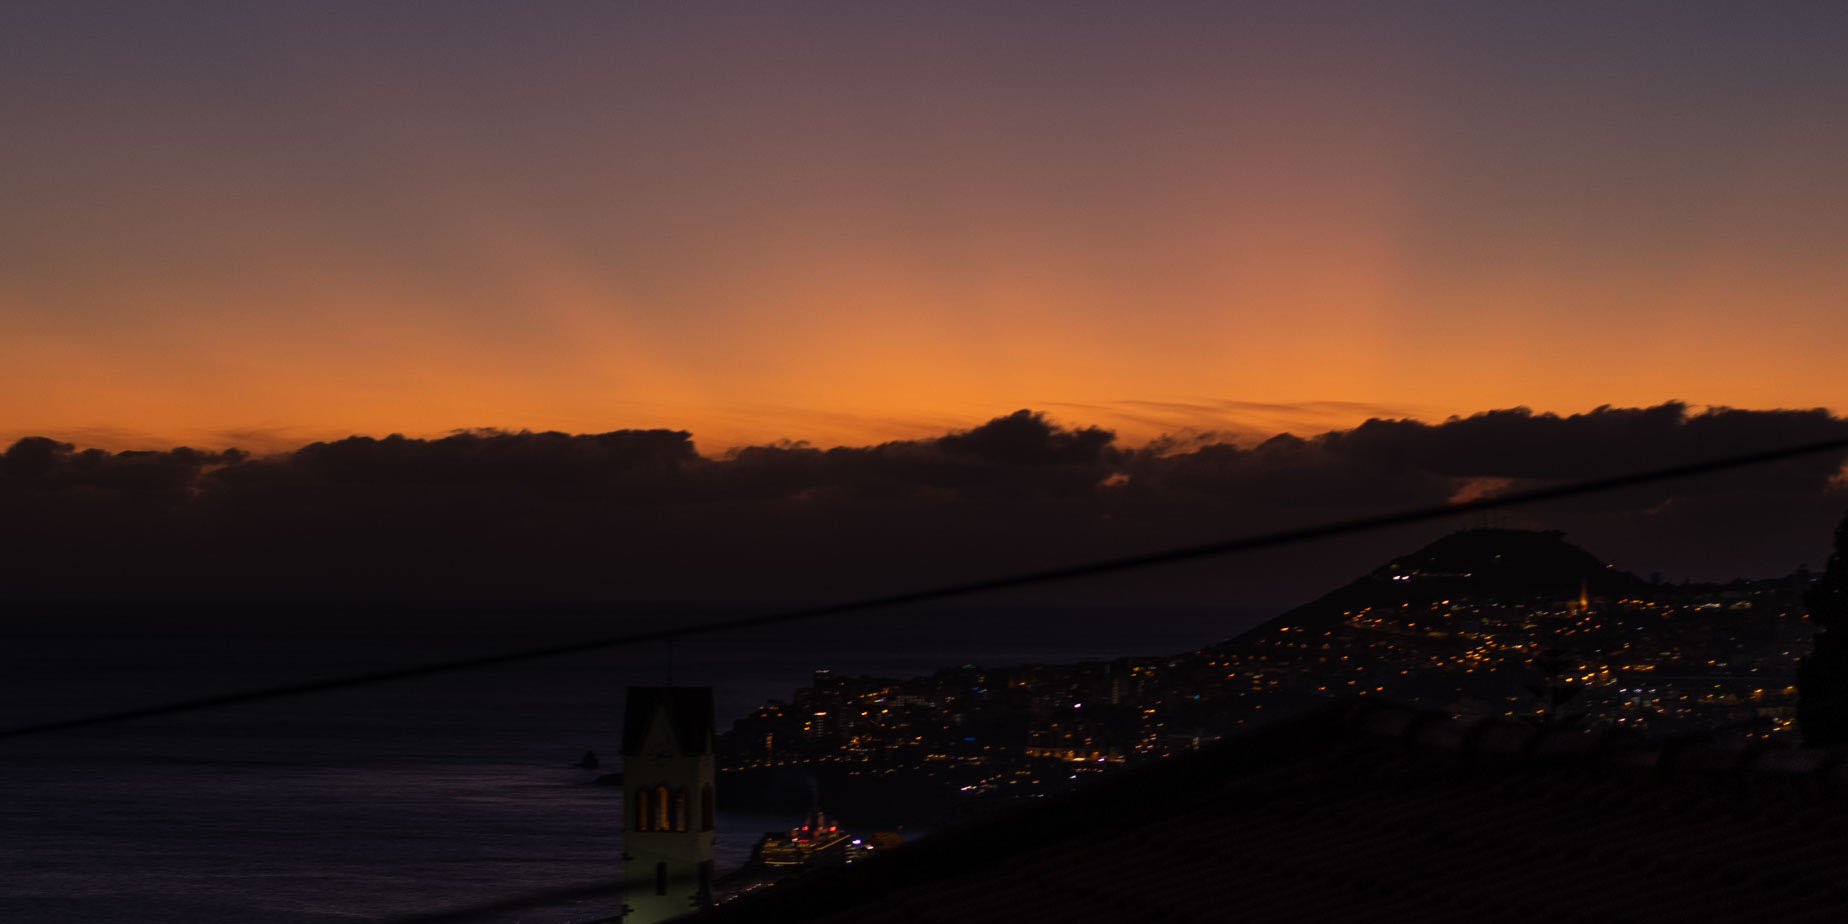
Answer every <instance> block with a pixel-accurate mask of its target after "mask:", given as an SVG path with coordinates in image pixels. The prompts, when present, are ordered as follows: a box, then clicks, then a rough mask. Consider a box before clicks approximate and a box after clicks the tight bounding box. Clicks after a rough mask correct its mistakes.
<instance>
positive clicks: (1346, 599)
mask: <svg viewBox="0 0 1848 924" xmlns="http://www.w3.org/2000/svg"><path fill="white" fill-rule="evenodd" d="M1652 586H1653V585H1651V584H1650V583H1649V582H1647V581H1644V580H1643V579H1641V578H1639V577H1637V576H1636V575H1634V574H1631V573H1629V572H1628V571H1618V570H1617V569H1615V568H1613V567H1612V566H1610V565H1608V564H1606V563H1604V562H1603V561H1601V560H1600V559H1599V558H1598V557H1597V556H1595V555H1593V554H1591V553H1590V552H1587V551H1585V550H1584V549H1582V548H1580V547H1578V546H1576V545H1573V544H1572V543H1570V542H1567V541H1566V539H1565V534H1564V533H1562V532H1559V531H1558V530H1547V531H1544V532H1534V531H1531V530H1521V529H1466V530H1463V531H1461V532H1456V533H1451V534H1450V535H1448V536H1445V537H1443V538H1442V539H1439V540H1437V541H1436V542H1433V543H1431V544H1430V545H1427V546H1425V547H1424V548H1422V549H1419V550H1418V551H1416V552H1412V553H1411V554H1409V555H1401V556H1399V557H1398V558H1395V559H1393V560H1392V561H1389V562H1387V563H1386V564H1384V565H1382V566H1380V567H1379V568H1376V569H1374V570H1373V571H1372V572H1370V573H1368V574H1367V575H1365V576H1363V577H1361V578H1360V579H1358V580H1356V581H1354V582H1353V583H1351V584H1348V585H1346V586H1345V587H1341V588H1338V589H1336V590H1334V591H1331V592H1329V593H1328V594H1326V595H1324V596H1322V597H1321V598H1319V599H1317V600H1314V601H1312V602H1310V603H1306V604H1304V605H1302V606H1299V607H1297V608H1295V609H1293V610H1290V611H1289V612H1287V613H1284V614H1283V615H1281V616H1279V617H1277V618H1276V619H1273V620H1271V621H1269V622H1267V623H1265V624H1263V625H1262V626H1259V627H1258V628H1256V629H1254V630H1252V631H1250V632H1248V633H1246V634H1244V635H1242V636H1240V638H1239V640H1245V639H1256V638H1260V637H1264V636H1268V635H1270V634H1271V633H1274V632H1276V631H1277V630H1278V629H1279V628H1282V627H1292V628H1306V627H1311V626H1321V625H1326V624H1329V623H1332V622H1336V621H1339V620H1340V619H1341V614H1342V613H1343V612H1344V611H1350V610H1358V609H1362V608H1364V607H1369V606H1371V607H1375V608H1380V607H1396V606H1399V605H1401V604H1405V603H1410V604H1413V605H1419V604H1427V603H1431V602H1433V601H1438V600H1449V599H1456V598H1464V597H1468V598H1475V599H1489V600H1499V601H1504V602H1509V603H1513V602H1542V601H1547V602H1551V601H1557V602H1561V603H1564V602H1568V601H1571V600H1575V599H1577V598H1578V596H1579V593H1580V591H1581V590H1583V591H1584V592H1586V593H1588V594H1590V596H1592V597H1593V598H1604V599H1614V598H1618V597H1623V596H1631V595H1641V594H1646V593H1648V592H1649V590H1650V588H1651V587H1652ZM1237 641H1238V640H1235V641H1234V642H1233V644H1237Z"/></svg>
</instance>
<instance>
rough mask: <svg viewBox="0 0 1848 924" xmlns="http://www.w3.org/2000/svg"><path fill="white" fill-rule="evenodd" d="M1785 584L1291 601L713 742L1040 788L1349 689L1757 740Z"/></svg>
mask: <svg viewBox="0 0 1848 924" xmlns="http://www.w3.org/2000/svg"><path fill="white" fill-rule="evenodd" d="M1800 590H1801V581H1800V580H1783V581H1760V582H1743V581H1742V582H1735V583H1733V584H1730V585H1725V586H1719V587H1715V586H1704V587H1687V588H1663V589H1661V591H1660V592H1659V593H1654V594H1651V595H1649V596H1648V597H1643V596H1632V597H1621V598H1617V599H1602V598H1592V597H1591V596H1590V595H1588V594H1587V595H1584V596H1582V597H1576V598H1568V599H1564V600H1558V599H1530V600H1505V599H1487V598H1480V597H1477V598H1468V597H1462V596H1458V597H1455V598H1449V599H1442V600H1438V601H1429V602H1423V603H1419V604H1412V603H1400V604H1396V605H1370V606H1359V607H1352V608H1346V609H1339V610H1333V611H1330V612H1326V613H1306V612H1303V611H1299V615H1301V616H1302V617H1303V618H1301V619H1297V620H1294V621H1292V622H1290V623H1285V624H1274V625H1272V626H1269V627H1266V628H1265V629H1264V630H1261V631H1259V632H1255V633H1252V634H1250V635H1249V636H1247V637H1245V638H1242V639H1239V640H1235V641H1233V642H1228V643H1224V644H1221V645H1217V646H1213V647H1211V648H1208V649H1203V650H1200V651H1195V652H1189V653H1186V654H1181V655H1175V656H1172V657H1164V658H1124V659H1118V660H1115V661H1108V662H1103V661H1094V662H1081V663H1077V664H1069V665H1025V666H1017V667H1005V668H984V667H977V666H973V665H964V666H960V667H954V668H946V669H944V670H941V671H938V672H937V673H935V674H932V675H930V676H927V677H916V678H910V679H894V678H878V677H842V676H837V675H834V674H831V673H829V672H828V671H825V670H823V671H817V672H816V673H815V676H814V678H813V682H812V683H811V684H810V685H809V686H807V687H804V688H802V689H800V690H797V691H796V692H795V694H794V696H792V697H791V699H790V700H788V701H787V702H771V703H769V704H766V705H765V706H763V707H761V708H759V709H757V710H756V711H754V712H752V713H751V714H750V715H748V716H746V717H744V718H743V719H740V720H739V721H738V722H737V723H736V724H735V726H734V727H733V728H732V730H731V731H729V732H728V733H726V734H725V735H723V736H721V742H720V754H721V763H722V766H723V767H724V768H727V769H730V770H734V771H745V770H749V769H752V768H766V767H787V766H806V767H811V768H822V767H828V768H834V769H836V770H846V771H847V772H851V773H858V774H872V775H892V774H906V775H925V776H930V777H932V778H935V779H937V780H939V781H940V782H941V783H942V784H943V785H945V786H949V787H952V788H954V789H955V790H956V791H959V792H962V793H965V794H970V795H977V794H988V793H1018V794H1039V793H1043V792H1050V791H1056V790H1058V789H1063V788H1067V787H1068V786H1069V785H1070V784H1071V783H1073V782H1076V781H1078V780H1081V779H1082V778H1083V777H1084V776H1086V775H1088V774H1092V773H1097V772H1101V771H1103V770H1106V769H1108V768H1110V767H1112V766H1116V765H1120V764H1124V763H1128V762H1133V761H1138V760H1141V759H1147V758H1156V757H1161V756H1165V755H1168V754H1172V753H1175V752H1178V751H1185V750H1191V749H1193V748H1195V747H1197V746H1198V745H1199V744H1200V743H1201V742H1202V741H1206V740H1212V739H1216V738H1219V737H1223V736H1224V735H1227V734H1230V733H1232V732H1234V731H1237V730H1238V729H1239V728H1241V727H1246V726H1249V725H1253V724H1260V723H1262V722H1264V721H1265V719H1266V718H1267V716H1271V715H1277V714H1280V713H1283V712H1287V711H1289V710H1292V709H1294V708H1297V707H1299V706H1301V705H1303V704H1305V703H1308V702H1312V701H1315V700H1318V699H1326V698H1332V697H1340V696H1348V695H1356V694H1359V695H1376V696H1382V697H1386V698H1390V699H1392V700H1394V701H1397V702H1401V703H1405V704H1408V705H1414V706H1419V707H1423V708H1429V709H1434V710H1439V711H1444V712H1448V713H1450V714H1452V715H1455V716H1459V717H1465V718H1470V717H1490V716H1494V717H1511V718H1517V719H1524V720H1527V721H1531V722H1534V723H1537V724H1548V725H1581V726H1585V727H1590V728H1604V727H1609V728H1624V729H1636V730H1638V731H1640V732H1644V733H1676V732H1686V731H1695V730H1699V731H1706V732H1713V733H1718V734H1724V735H1734V736H1746V737H1757V738H1775V737H1778V736H1783V735H1786V734H1787V733H1789V732H1790V731H1791V730H1792V728H1793V721H1794V706H1795V698H1796V667H1797V662H1798V660H1799V659H1800V658H1801V657H1802V656H1803V655H1804V654H1805V653H1806V652H1807V651H1808V648H1809V642H1808V636H1809V626H1808V621H1807V620H1806V618H1805V617H1804V615H1803V612H1802V609H1801V606H1800V602H1799V597H1800Z"/></svg>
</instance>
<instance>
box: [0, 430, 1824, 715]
mask: <svg viewBox="0 0 1848 924" xmlns="http://www.w3.org/2000/svg"><path fill="white" fill-rule="evenodd" d="M1844 450H1848V438H1837V439H1831V440H1821V441H1818V442H1813V443H1803V444H1801V445H1796V446H1785V447H1781V448H1778V449H1767V450H1761V451H1758V452H1750V453H1743V454H1740V455H1732V456H1723V457H1721V458H1717V459H1709V460H1706V461H1704V462H1692V463H1688V464H1685V465H1674V466H1669V467H1666V468H1656V469H1649V470H1647V471H1640V472H1631V473H1629V474H1624V475H1615V476H1611V477H1608V478H1594V479H1591V480H1588V481H1578V482H1573V483H1571V484H1564V485H1555V486H1552V487H1545V488H1534V489H1532V490H1527V491H1515V492H1512V493H1508V494H1502V495H1497V496H1493V497H1485V498H1480V499H1477V500H1472V501H1465V502H1462V503H1456V504H1444V505H1440V506H1435V507H1421V508H1414V509H1411V510H1403V511H1398V512H1394V513H1385V514H1379V515H1375V516H1367V517H1357V518H1354V519H1348V520H1337V521H1334V522H1329V523H1322V524H1318V525H1314V526H1305V527H1299V528H1296V529H1285V530H1278V531H1275V532H1268V533H1259V534H1257V535H1252V536H1243V537H1240V538H1236V539H1227V540H1222V541H1219V542H1209V543H1205V544H1202V545H1191V546H1182V547H1179V548H1172V549H1164V550H1161V551H1157V552H1148V553H1144V554H1140V555H1129V556H1124V557H1120V558H1107V559H1100V560H1097V561H1090V562H1084V563H1081V564H1076V565H1065V566H1061V567H1057V568H1047V569H1043V570H1039V571H1026V572H1017V573H1014V574H1010V575H1004V576H1001V577H995V578H984V579H981V580H975V581H967V582H964V583H959V584H945V585H939V586H936V587H928V588H924V589H922V590H910V591H903V592H900V593H894V594H885V595H882V596H875V597H864V598H860V599H857V600H848V601H844V602H840V603H829V604H823V605H820V606H811V607H802V608H798V609H790V610H781V611H775V612H770V613H762V614H758V615H754V616H740V617H735V618H731V619H719V620H713V621H711V622H706V623H699V624H695V625H691V626H680V627H676V628H669V629H648V630H643V631H639V632H630V633H625V634H622V635H612V636H605V637H602V638H594V639H584V640H581V641H576V642H567V643H563V644H558V645H548V646H544V647H540V648H529V649H525V650H521V651H508V652H501V653H497V654H491V655H482V656H479V657H473V658H459V659H456V660H451V661H439V662H435V663H431V664H421V665H414V666H410V667H402V668H393V669H391V670H383V671H373V672H370V673H362V674H350V675H347V676H344V677H332V678H328V679H324V680H313V681H307V682H304V683H293V684H283V685H279V686H273V687H263V688H259V689H253V690H243V691H239V692H235V693H225V694H220V695H217V696H206V697H201V698H198V699H188V700H181V701H178V702H171V703H163V704H160V705H156V706H144V707H141V708H138V709H124V710H121V711H118V712H108V713H98V714H93V715H88V716H81V717H78V718H74V719H60V720H56V721H51V722H41V723H37V724H32V725H22V726H18V727H14V728H8V729H4V730H0V739H7V738H23V737H27V736H31V735H42V734H48V733H51V732H58V731H67V730H72V729H79V728H90V727H93V726H98V725H109V724H113V723H116V722H126V721H129V720H132V719H148V718H155V717H158V716H168V715H178V714H181V713H188V712H199V711H202V710H206V709H218V708H223V707H227V706H239V705H244V704H246V703H254V702H261V701H264V700H272V699H282V698H285V697H291V696H303V695H307V694H310V693H322V692H327V691H330V690H341V689H347V688H351V687H360V686H369V685H372V684H380V683H390V682H393V681H398V680H408V679H412V678H416V677H427V676H430V675H433V674H447V673H453V672H456V671H469V670H479V669H482V668H488V667H498V666H500V665H503V664H514V663H518V662H521V661H532V660H537V659H540V658H553V657H559V656H562V655H570V654H579V653H583V652H590V651H598V650H602V649H608V648H621V647H625V646H632V645H640V644H646V643H649V642H659V641H666V640H670V639H676V638H682V637H686V636H694V635H708V634H712V633H716V632H731V631H737V630H740V629H753V628H759V627H763V626H775V625H782V624H785V623H794V622H802V621H806V620H811V619H819V618H822V617H824V616H834V615H839V614H842V613H850V612H855V611H859V610H869V609H876V608H880V607H887V606H898V605H901V604H907V603H923V602H927V601H931V600H943V599H947V598H950V597H962V596H969V595H972V594H979V593H985V592H988V591H995V590H1006V589H1009V588H1014V587H1025V586H1028V585H1032V584H1047V583H1052V582H1055V581H1064V580H1070V579H1073V578H1080V577H1090V576H1092V575H1098V574H1108V573H1112V572H1119V571H1130V570H1134V569H1138V568H1149V567H1155V566H1158V565H1167V564H1172V563H1175V562H1181V561H1189V560H1192V559H1197V558H1207V557H1211V556H1217V555H1231V554H1235V553H1239V552H1249V551H1254V550H1257V549H1263V548H1272V547H1275V546H1282V545H1292V544H1295V543H1299V542H1309V541H1313V540H1317V539H1326V538H1331V537H1334V536H1340V535H1345V534H1348V533H1359V532H1368V531H1372V530H1379V529H1386V528H1389V527H1394V526H1405V525H1409V524H1412V523H1423V522H1427V521H1430V520H1437V519H1442V518H1444V517H1452V516H1456V515H1457V514H1461V513H1471V512H1474V511H1478V510H1496V509H1500V508H1503V507H1514V506H1518V505H1522V504H1532V503H1538V502H1540V501H1549V500H1559V499H1562V498H1567V497H1577V496H1579V495H1583V494H1592V493H1597V492H1600V491H1611V490H1616V489H1619V488H1628V487H1635V486H1638V485H1645V484H1653V483H1656V482H1661V481H1671V480H1676V479H1681V478H1690V477H1693V476H1696V475H1705V474H1710V473H1713V472H1721V471H1727V470H1729V469H1736V468H1746V467H1749V466H1754V465H1764V464H1767V463H1771V462H1779V461H1783V460H1786V459H1794V458H1799V457H1803V456H1810V455H1819V454H1821V453H1825V452H1839V451H1844Z"/></svg>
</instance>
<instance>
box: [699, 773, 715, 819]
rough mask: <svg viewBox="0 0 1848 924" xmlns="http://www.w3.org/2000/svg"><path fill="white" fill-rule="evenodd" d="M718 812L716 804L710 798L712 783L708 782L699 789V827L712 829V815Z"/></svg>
mask: <svg viewBox="0 0 1848 924" xmlns="http://www.w3.org/2000/svg"><path fill="white" fill-rule="evenodd" d="M718 813H719V812H718V804H717V803H716V802H714V801H713V798H712V784H710V783H708V784H706V785H705V786H702V787H700V790H699V829H700V830H701V831H710V830H712V825H713V816H714V815H717V814H718Z"/></svg>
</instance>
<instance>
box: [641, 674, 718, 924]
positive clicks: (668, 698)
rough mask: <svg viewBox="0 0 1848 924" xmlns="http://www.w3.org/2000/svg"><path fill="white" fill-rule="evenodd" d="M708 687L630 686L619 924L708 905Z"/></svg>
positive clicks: (710, 760) (710, 798)
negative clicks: (620, 915)
mask: <svg viewBox="0 0 1848 924" xmlns="http://www.w3.org/2000/svg"><path fill="white" fill-rule="evenodd" d="M712 725H713V718H712V688H710V687H692V688H682V687H630V688H629V701H628V707H627V709H626V711H625V715H624V717H623V732H622V776H623V790H624V796H623V801H624V806H623V815H624V816H626V820H625V821H624V822H623V856H622V860H623V869H622V874H623V877H622V878H623V913H624V917H623V924H653V922H656V921H666V920H670V919H673V918H677V917H680V916H682V915H687V914H692V913H693V912H695V911H698V910H699V909H701V908H704V907H706V906H708V905H710V904H712V828H713V808H714V804H713V796H712V784H713V775H714V770H715V767H714V755H713V741H712Z"/></svg>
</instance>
